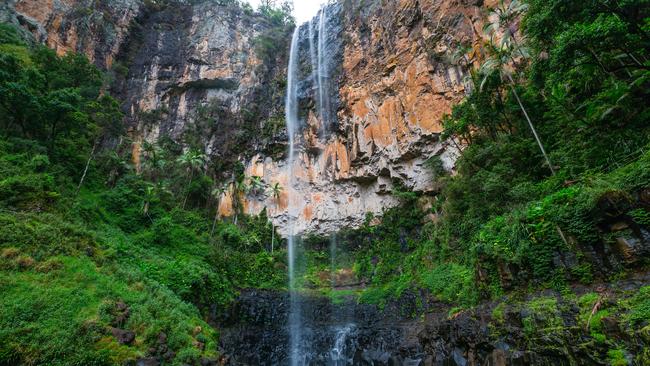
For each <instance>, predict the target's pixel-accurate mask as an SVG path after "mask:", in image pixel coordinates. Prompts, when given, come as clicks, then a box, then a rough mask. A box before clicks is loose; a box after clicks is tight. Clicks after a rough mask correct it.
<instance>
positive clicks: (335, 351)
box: [330, 324, 356, 366]
mask: <svg viewBox="0 0 650 366" xmlns="http://www.w3.org/2000/svg"><path fill="white" fill-rule="evenodd" d="M355 328H356V326H355V325H354V324H347V325H344V326H339V327H336V328H334V332H335V336H334V347H332V349H331V350H330V365H332V366H345V365H348V364H350V363H351V362H352V360H351V359H350V357H349V356H348V353H349V352H347V351H348V349H347V347H348V344H347V343H348V337H349V336H350V335H351V334H352V333H353V332H354V330H355Z"/></svg>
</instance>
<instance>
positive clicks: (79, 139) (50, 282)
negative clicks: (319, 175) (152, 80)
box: [0, 25, 287, 365]
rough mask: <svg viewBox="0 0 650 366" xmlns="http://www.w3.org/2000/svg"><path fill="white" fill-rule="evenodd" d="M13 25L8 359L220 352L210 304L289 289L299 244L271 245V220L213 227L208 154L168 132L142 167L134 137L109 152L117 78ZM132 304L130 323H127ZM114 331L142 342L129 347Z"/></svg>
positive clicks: (3, 99)
mask: <svg viewBox="0 0 650 366" xmlns="http://www.w3.org/2000/svg"><path fill="white" fill-rule="evenodd" d="M10 29H11V28H7V27H5V26H4V25H3V26H2V27H1V28H0V42H5V44H1V45H0V47H2V50H3V52H2V53H1V54H0V91H1V92H0V127H1V128H2V130H1V131H2V132H1V133H0V290H1V291H2V293H3V296H2V299H0V313H2V314H3V316H2V317H1V319H0V364H23V363H26V364H48V365H114V364H130V363H133V362H135V360H136V359H138V358H142V357H145V356H148V355H150V353H151V351H150V349H151V348H153V349H156V347H159V338H160V335H161V334H162V333H164V334H165V335H166V346H167V347H168V349H169V350H170V351H173V352H174V353H175V357H174V359H173V360H172V361H170V364H173V365H180V364H199V361H200V359H201V358H213V359H214V358H216V356H217V355H216V350H217V341H218V336H217V334H216V331H215V330H213V329H212V328H211V327H210V325H208V324H206V323H205V322H204V320H203V319H204V318H206V317H207V315H206V314H207V313H208V310H209V309H210V308H211V307H213V306H217V308H224V307H225V305H226V304H227V303H229V302H230V301H232V300H233V299H234V297H235V296H236V295H237V292H238V290H239V289H241V288H246V287H261V288H284V287H286V283H287V279H286V264H285V263H284V262H283V260H284V259H283V258H284V256H285V254H286V253H285V252H284V251H282V250H279V251H276V252H275V253H274V255H270V254H269V253H267V251H266V248H267V247H270V242H271V225H270V224H269V223H268V218H267V217H266V215H261V216H259V217H242V218H241V219H240V222H239V225H233V224H228V223H223V222H219V223H218V225H215V228H214V229H215V230H214V231H215V232H214V233H213V235H212V236H210V235H208V234H209V233H210V228H211V227H212V224H213V221H212V220H211V219H212V217H213V208H214V206H213V203H214V202H213V201H211V200H212V197H211V195H210V194H209V193H210V192H211V190H212V188H213V186H214V182H213V180H212V179H211V178H210V177H209V176H208V175H207V174H205V171H206V170H205V168H206V162H205V160H206V159H205V156H204V155H203V154H202V153H201V152H200V151H196V150H194V149H190V150H188V151H186V152H185V153H183V149H182V148H180V147H179V146H178V145H177V144H175V143H173V142H171V141H168V140H166V139H161V140H160V141H159V143H157V144H144V146H143V156H142V159H141V162H142V166H141V168H142V174H138V173H137V172H136V171H135V169H134V167H133V166H131V165H130V164H129V163H127V161H128V160H129V157H128V156H129V155H128V154H129V153H130V149H129V148H128V147H127V146H123V145H117V147H116V149H115V151H112V152H106V151H102V149H101V145H102V142H108V141H109V140H110V141H111V142H112V141H114V139H115V140H117V139H116V137H124V133H125V131H124V128H123V126H124V124H123V121H122V114H121V112H120V106H119V102H118V101H116V100H115V99H113V98H111V97H110V96H108V95H107V94H102V95H100V93H99V89H100V87H101V86H102V82H103V75H102V74H101V73H100V72H99V71H98V70H97V69H96V68H95V67H94V66H92V65H91V64H90V63H89V62H88V60H87V59H85V57H83V56H80V55H75V54H69V55H66V56H63V57H59V56H56V54H55V53H54V52H53V51H50V50H47V49H45V48H41V47H36V48H29V47H27V46H25V45H23V44H22V43H20V42H17V41H15V39H14V38H15V37H14V38H12V35H13V34H14V33H12V31H11V30H10ZM6 42H13V43H12V44H6ZM4 51H10V52H4ZM86 164H87V168H88V169H87V171H85V169H84V167H86ZM82 172H83V175H84V177H85V178H86V184H84V185H83V186H82V185H81V184H79V179H80V177H81V176H82ZM86 173H87V177H86ZM79 188H81V189H79ZM258 188H259V187H258ZM186 204H187V205H186ZM182 206H187V209H184V208H183V207H182ZM118 303H123V304H125V305H126V306H127V307H128V308H129V316H128V318H126V319H122V320H119V321H118V320H116V319H117V318H116V313H115V312H116V310H115V309H116V306H117V305H116V304H118ZM111 327H116V328H120V329H125V330H129V331H133V332H134V333H135V334H136V340H135V342H133V343H132V344H130V345H120V344H119V343H118V342H117V340H116V338H115V337H114V336H113V335H112V333H111ZM199 342H200V343H199Z"/></svg>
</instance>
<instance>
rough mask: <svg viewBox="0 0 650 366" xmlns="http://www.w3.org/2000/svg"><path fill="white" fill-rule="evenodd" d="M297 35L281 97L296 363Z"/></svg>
mask: <svg viewBox="0 0 650 366" xmlns="http://www.w3.org/2000/svg"><path fill="white" fill-rule="evenodd" d="M299 38H300V28H299V27H296V29H295V31H294V33H293V37H292V39H291V50H290V56H289V67H288V70H287V96H286V101H285V119H286V123H287V133H288V135H289V160H288V162H287V167H288V172H287V176H288V177H289V187H288V194H289V207H288V211H289V220H288V225H289V227H288V231H289V237H288V252H289V258H288V262H289V296H290V308H289V334H290V345H289V347H290V348H289V350H290V354H289V359H290V364H291V365H292V366H293V365H296V366H297V365H299V359H300V339H301V330H302V329H301V324H300V323H301V319H300V304H299V299H298V295H297V293H296V290H297V289H296V281H295V270H296V249H297V248H296V240H295V239H296V238H295V217H296V216H295V214H296V212H295V211H296V207H295V205H294V204H293V203H292V202H293V200H292V199H291V197H292V196H293V194H294V191H295V189H294V181H293V165H294V163H295V145H296V142H295V136H296V134H297V132H298V129H299V120H298V80H297V79H298V41H299Z"/></svg>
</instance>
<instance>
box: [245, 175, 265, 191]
mask: <svg viewBox="0 0 650 366" xmlns="http://www.w3.org/2000/svg"><path fill="white" fill-rule="evenodd" d="M248 184H249V187H250V191H251V192H253V194H256V195H257V194H260V193H261V192H264V182H263V181H262V177H258V176H252V177H251V178H250V179H249V183H248Z"/></svg>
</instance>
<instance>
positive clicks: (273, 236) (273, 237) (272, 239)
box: [271, 223, 275, 254]
mask: <svg viewBox="0 0 650 366" xmlns="http://www.w3.org/2000/svg"><path fill="white" fill-rule="evenodd" d="M274 240H275V225H274V224H273V223H271V254H273V241H274Z"/></svg>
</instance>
